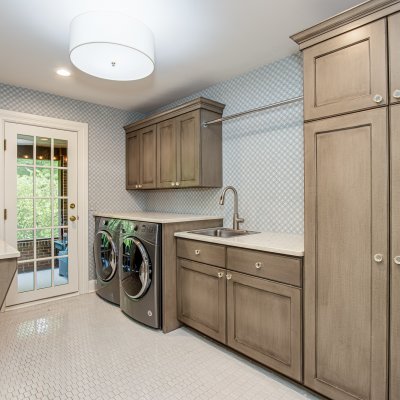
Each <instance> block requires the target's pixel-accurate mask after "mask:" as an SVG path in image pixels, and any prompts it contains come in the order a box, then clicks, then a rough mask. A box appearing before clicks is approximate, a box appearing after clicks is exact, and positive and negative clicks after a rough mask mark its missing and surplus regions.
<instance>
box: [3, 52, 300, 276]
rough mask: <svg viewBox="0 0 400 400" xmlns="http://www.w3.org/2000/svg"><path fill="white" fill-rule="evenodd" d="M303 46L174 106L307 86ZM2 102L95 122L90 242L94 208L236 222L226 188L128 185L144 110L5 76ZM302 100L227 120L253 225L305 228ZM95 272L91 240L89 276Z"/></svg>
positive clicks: (234, 165)
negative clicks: (130, 129) (131, 146)
mask: <svg viewBox="0 0 400 400" xmlns="http://www.w3.org/2000/svg"><path fill="white" fill-rule="evenodd" d="M302 79H303V70H302V58H301V55H300V54H295V55H293V56H290V57H287V58H285V59H283V60H280V61H278V62H275V63H273V64H269V65H266V66H263V67H261V68H258V69H256V70H253V71H251V72H249V73H247V74H244V75H241V76H238V77H236V78H233V79H231V80H228V81H225V82H221V83H219V84H217V85H214V86H211V87H209V88H207V89H205V90H203V91H201V92H198V93H193V94H192V95H191V96H188V97H186V98H184V99H180V100H178V101H176V102H174V103H173V104H169V105H167V106H165V107H163V108H162V109H159V110H156V111H155V112H158V111H161V110H167V109H169V108H172V107H175V106H176V105H179V104H181V103H184V102H185V101H188V100H191V99H194V98H196V97H198V96H204V97H207V98H210V99H213V100H216V101H219V102H221V103H224V104H226V108H225V111H224V115H229V114H232V113H236V112H240V111H245V110H248V109H250V108H254V107H260V106H263V105H266V104H269V103H272V102H275V101H280V100H283V99H287V98H291V97H296V96H299V95H301V94H302V90H303V89H302V87H303V86H302V85H303V81H302ZM0 108H2V109H6V110H12V111H19V112H24V113H29V114H36V115H43V116H48V117H53V118H61V119H67V120H72V121H79V122H86V123H88V125H89V188H88V190H89V243H92V240H93V235H94V221H93V216H92V212H91V211H93V210H110V211H120V212H128V211H135V210H144V211H168V212H179V213H193V214H208V215H224V216H225V226H230V225H231V215H232V198H231V195H229V198H228V197H227V199H226V203H225V206H224V207H221V206H219V205H218V200H219V196H220V193H221V190H220V189H178V190H160V191H148V192H135V191H126V190H125V159H124V154H125V151H124V149H125V141H124V140H125V134H124V130H123V126H124V125H126V124H128V123H130V122H133V121H135V120H137V119H140V118H143V115H142V114H139V113H135V112H128V111H124V110H118V109H115V108H111V107H105V106H101V105H96V104H91V103H86V102H83V101H78V100H73V99H70V98H65V97H61V96H56V95H52V94H48V93H43V92H38V91H34V90H30V89H25V88H20V87H15V86H10V85H6V84H1V83H0ZM302 110H303V108H302V103H297V104H294V105H289V106H284V107H281V108H279V109H275V110H273V111H266V112H262V113H257V114H253V115H251V116H247V117H243V118H240V119H237V120H233V121H230V122H225V123H224V125H223V168H224V186H227V185H233V186H235V187H236V188H237V190H238V192H239V212H240V215H241V216H243V217H244V218H245V220H246V221H245V223H244V224H243V226H244V227H245V228H248V229H253V230H262V231H274V232H289V233H302V232H303V122H302V121H303V114H302V112H303V111H302ZM94 278H95V272H94V265H93V254H92V248H91V245H90V248H89V279H94Z"/></svg>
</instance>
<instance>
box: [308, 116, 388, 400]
mask: <svg viewBox="0 0 400 400" xmlns="http://www.w3.org/2000/svg"><path fill="white" fill-rule="evenodd" d="M379 255H381V257H382V259H381V258H380V256H379ZM304 274H305V275H304V291H305V294H304V301H305V303H304V324H305V329H304V382H305V384H306V385H307V386H309V387H310V388H312V389H314V390H315V391H317V392H320V393H322V394H324V395H325V396H327V397H330V398H333V399H337V400H350V399H352V400H354V399H355V398H357V399H363V400H364V399H365V400H367V399H368V400H383V399H386V398H387V384H388V380H387V379H388V373H387V361H388V360H387V346H388V340H387V336H388V134H387V111H386V109H385V108H380V109H375V110H370V111H364V112H360V113H355V114H350V115H346V116H342V117H337V118H330V119H326V120H321V121H317V122H313V123H309V124H305V266H304Z"/></svg>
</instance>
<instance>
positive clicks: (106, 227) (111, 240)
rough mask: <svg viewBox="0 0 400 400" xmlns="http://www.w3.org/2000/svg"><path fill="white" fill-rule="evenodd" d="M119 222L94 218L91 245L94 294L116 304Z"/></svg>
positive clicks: (118, 299)
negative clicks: (93, 266) (94, 275)
mask: <svg viewBox="0 0 400 400" xmlns="http://www.w3.org/2000/svg"><path fill="white" fill-rule="evenodd" d="M120 225H121V220H119V219H112V218H103V217H96V219H95V232H96V234H95V238H94V244H93V253H94V261H95V267H96V277H97V285H96V293H97V294H98V295H99V296H100V297H102V298H103V299H105V300H108V301H110V302H112V303H115V304H118V305H119V302H120V293H119V273H118V250H119V237H120Z"/></svg>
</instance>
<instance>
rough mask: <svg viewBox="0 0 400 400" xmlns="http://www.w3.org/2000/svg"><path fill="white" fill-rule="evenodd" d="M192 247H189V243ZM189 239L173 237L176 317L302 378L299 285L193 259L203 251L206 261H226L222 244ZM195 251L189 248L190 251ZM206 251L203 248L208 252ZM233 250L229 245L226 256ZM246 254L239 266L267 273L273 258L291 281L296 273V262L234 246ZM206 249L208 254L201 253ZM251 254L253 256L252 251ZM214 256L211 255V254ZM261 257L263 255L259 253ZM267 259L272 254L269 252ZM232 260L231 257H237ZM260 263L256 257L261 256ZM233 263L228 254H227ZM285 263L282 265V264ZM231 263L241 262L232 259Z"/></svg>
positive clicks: (200, 330) (261, 361) (276, 368)
mask: <svg viewBox="0 0 400 400" xmlns="http://www.w3.org/2000/svg"><path fill="white" fill-rule="evenodd" d="M189 244H190V245H191V247H190V246H189ZM210 246H211V245H210V244H205V243H203V242H196V241H194V240H187V239H178V242H177V248H178V252H177V253H178V259H177V301H178V319H179V321H181V322H183V323H184V324H185V325H188V326H190V327H192V328H194V329H196V330H198V331H199V332H202V333H204V334H205V335H207V336H209V337H211V338H213V339H215V340H217V341H219V342H221V343H224V344H226V345H228V346H229V347H231V348H232V349H234V350H236V351H238V352H240V353H242V354H244V355H246V356H248V357H250V358H252V359H253V360H256V361H258V362H260V363H261V364H263V365H265V366H267V367H270V368H272V369H275V370H276V371H279V372H281V373H282V374H284V375H286V376H289V377H290V378H292V379H294V380H296V381H298V382H302V322H301V319H302V289H301V288H300V287H295V286H292V285H287V284H283V283H280V282H274V281H271V280H269V279H265V278H260V277H256V276H252V275H249V274H246V273H241V272H236V271H232V270H229V269H225V268H223V267H216V266H211V265H208V264H204V263H203V262H204V261H203V262H202V263H199V262H195V261H194V259H195V257H198V255H203V259H206V260H207V261H206V262H211V263H212V262H213V259H214V260H215V264H217V263H218V264H219V265H225V263H224V262H223V260H224V259H221V255H222V253H221V251H224V253H223V254H225V248H224V247H223V246H217V245H215V244H213V245H212V246H214V247H215V246H216V247H217V249H218V252H217V251H216V249H213V247H210ZM192 247H193V249H197V251H190V249H191V248H192ZM207 250H208V251H207ZM231 250H232V249H231V248H229V247H228V249H227V253H228V254H229V253H230V251H231ZM234 251H235V254H237V253H238V252H239V253H240V252H241V251H243V252H244V254H246V255H247V256H248V257H245V258H242V259H243V260H245V261H243V265H244V267H246V266H247V264H249V265H250V264H256V265H257V267H256V268H255V269H256V270H257V268H260V265H261V269H263V270H264V273H266V274H268V273H269V269H271V270H272V272H273V271H274V269H275V264H276V262H277V261H276V258H279V257H281V259H282V260H281V263H282V264H281V266H282V268H283V269H285V271H286V272H287V274H284V275H283V276H285V277H289V279H290V280H293V278H295V277H296V276H297V275H298V272H299V271H298V265H297V264H296V263H295V264H293V260H297V261H298V262H299V263H300V265H301V259H295V258H290V257H285V256H279V255H274V258H272V260H274V264H270V263H269V262H268V261H267V260H268V256H271V254H267V253H262V252H259V251H257V252H256V251H252V250H244V249H238V248H236V249H234ZM206 253H208V254H207V257H206ZM252 253H254V254H252ZM211 254H214V257H211ZM261 255H264V258H262V257H261ZM182 256H183V257H187V258H188V259H185V258H180V257H182ZM271 257H272V256H271ZM237 258H238V257H236V259H235V261H237ZM260 259H262V260H263V261H262V262H261V261H256V262H255V263H254V260H260ZM229 260H230V261H229ZM229 262H230V263H232V257H228V265H229ZM285 262H286V263H287V265H284V263H285ZM235 265H240V263H239V264H238V263H237V262H236V264H235Z"/></svg>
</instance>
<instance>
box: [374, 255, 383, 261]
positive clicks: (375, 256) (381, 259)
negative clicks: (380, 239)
mask: <svg viewBox="0 0 400 400" xmlns="http://www.w3.org/2000/svg"><path fill="white" fill-rule="evenodd" d="M374 260H375V262H377V263H381V262H382V261H383V255H382V254H379V253H378V254H375V255H374Z"/></svg>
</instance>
